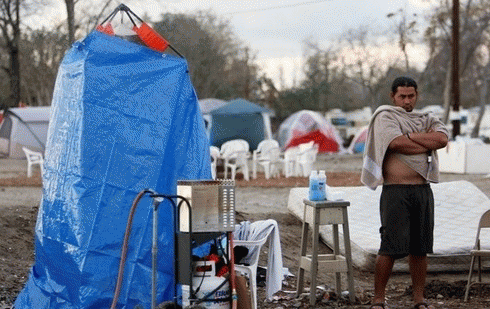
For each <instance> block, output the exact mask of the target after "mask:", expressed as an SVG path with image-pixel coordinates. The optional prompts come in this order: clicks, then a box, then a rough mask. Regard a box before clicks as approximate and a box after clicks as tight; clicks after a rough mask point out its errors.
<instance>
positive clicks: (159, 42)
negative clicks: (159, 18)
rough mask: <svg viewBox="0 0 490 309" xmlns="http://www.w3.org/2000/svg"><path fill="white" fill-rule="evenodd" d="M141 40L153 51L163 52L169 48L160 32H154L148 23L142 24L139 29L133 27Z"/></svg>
mask: <svg viewBox="0 0 490 309" xmlns="http://www.w3.org/2000/svg"><path fill="white" fill-rule="evenodd" d="M133 31H134V32H136V33H137V34H138V36H139V38H140V39H141V40H142V41H143V42H144V43H145V44H146V46H148V47H149V48H151V49H154V50H156V51H159V52H163V51H164V50H165V49H167V47H168V45H169V44H168V42H167V40H165V39H164V38H163V37H162V36H161V35H160V34H158V32H156V31H155V30H153V28H151V27H150V26H148V24H147V23H142V24H141V25H140V26H139V28H138V27H137V26H134V27H133Z"/></svg>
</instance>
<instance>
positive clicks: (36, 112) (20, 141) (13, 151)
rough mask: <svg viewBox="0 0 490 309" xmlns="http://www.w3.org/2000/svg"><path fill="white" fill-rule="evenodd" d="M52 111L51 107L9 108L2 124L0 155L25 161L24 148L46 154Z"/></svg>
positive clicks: (0, 125) (0, 130)
mask: <svg viewBox="0 0 490 309" xmlns="http://www.w3.org/2000/svg"><path fill="white" fill-rule="evenodd" d="M50 109H51V108H50V107H49V106H35V107H14V108H9V109H8V111H7V112H6V113H5V117H3V121H2V122H0V155H1V156H7V157H9V158H14V159H23V158H25V154H24V152H23V151H22V147H24V146H25V147H27V148H29V149H31V150H33V151H38V152H44V148H45V144H46V139H47V135H48V126H49V114H50ZM2 115H3V114H2Z"/></svg>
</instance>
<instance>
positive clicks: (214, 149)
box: [209, 146, 219, 162]
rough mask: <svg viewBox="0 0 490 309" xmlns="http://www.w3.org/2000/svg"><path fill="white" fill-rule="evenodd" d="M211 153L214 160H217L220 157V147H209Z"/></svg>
mask: <svg viewBox="0 0 490 309" xmlns="http://www.w3.org/2000/svg"><path fill="white" fill-rule="evenodd" d="M209 153H210V154H211V158H212V161H213V162H215V161H216V160H218V158H219V148H218V147H216V146H210V147H209Z"/></svg>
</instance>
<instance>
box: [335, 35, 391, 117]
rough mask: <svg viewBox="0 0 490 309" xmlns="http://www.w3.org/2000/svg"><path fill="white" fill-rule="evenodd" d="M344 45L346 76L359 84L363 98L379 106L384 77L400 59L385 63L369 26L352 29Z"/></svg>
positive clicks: (343, 58)
mask: <svg viewBox="0 0 490 309" xmlns="http://www.w3.org/2000/svg"><path fill="white" fill-rule="evenodd" d="M341 43H342V44H343V45H344V49H343V54H342V56H341V59H342V60H341V66H342V67H343V68H344V69H343V72H344V74H345V77H346V78H348V79H350V80H351V81H353V82H355V83H357V84H359V86H360V87H361V91H362V98H363V100H364V101H366V100H367V101H368V102H369V103H368V104H369V106H370V107H371V108H372V109H373V110H374V109H375V108H376V107H377V106H378V102H377V98H378V97H379V96H378V92H379V91H380V90H381V88H382V87H383V78H384V76H385V74H386V71H387V70H388V68H390V67H392V66H396V62H397V61H398V59H396V58H393V59H390V62H389V63H383V62H382V61H381V59H379V57H377V55H376V47H377V44H376V42H375V40H372V39H371V33H370V30H369V28H368V27H366V26H361V27H359V28H358V29H350V30H348V31H347V33H346V34H345V35H343V36H342V38H341Z"/></svg>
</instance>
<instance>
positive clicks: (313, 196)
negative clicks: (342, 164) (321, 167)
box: [309, 171, 319, 201]
mask: <svg viewBox="0 0 490 309" xmlns="http://www.w3.org/2000/svg"><path fill="white" fill-rule="evenodd" d="M309 200H310V201H318V200H319V199H318V172H317V171H311V174H310V189H309Z"/></svg>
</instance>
